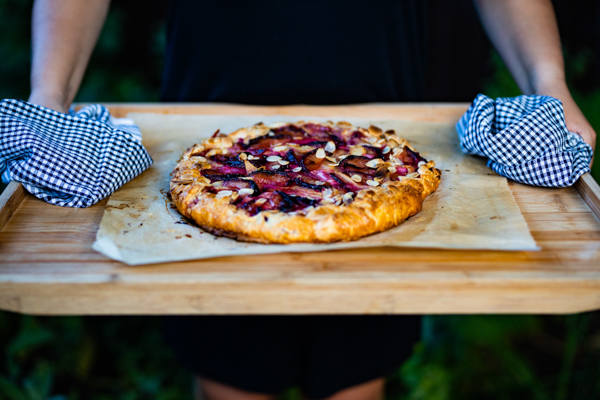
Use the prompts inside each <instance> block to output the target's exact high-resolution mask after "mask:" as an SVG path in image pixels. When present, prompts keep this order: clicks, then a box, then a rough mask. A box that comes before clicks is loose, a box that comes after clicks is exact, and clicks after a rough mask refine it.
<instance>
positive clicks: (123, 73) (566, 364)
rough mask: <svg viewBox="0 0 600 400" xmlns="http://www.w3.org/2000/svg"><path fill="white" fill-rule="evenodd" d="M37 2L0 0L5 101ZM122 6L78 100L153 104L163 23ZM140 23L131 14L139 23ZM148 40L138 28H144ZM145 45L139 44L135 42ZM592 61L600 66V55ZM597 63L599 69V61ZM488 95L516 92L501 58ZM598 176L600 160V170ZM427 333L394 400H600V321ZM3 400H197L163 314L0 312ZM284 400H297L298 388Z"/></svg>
mask: <svg viewBox="0 0 600 400" xmlns="http://www.w3.org/2000/svg"><path fill="white" fill-rule="evenodd" d="M31 4H32V2H31V1H28V0H0V37H2V40H0V60H2V61H1V62H0V98H20V99H26V98H27V97H28V94H29V64H30V45H29V42H30V33H29V30H30V22H29V15H30V12H31ZM131 7H133V8H135V7H137V5H136V4H135V2H118V1H115V2H114V4H113V7H112V9H111V12H110V14H109V17H108V20H107V23H106V26H105V28H104V30H103V33H102V35H101V37H100V40H99V43H98V46H97V48H96V51H95V53H94V55H93V57H92V60H91V62H90V65H91V67H90V68H89V69H88V72H87V73H86V76H85V78H84V82H83V85H82V88H81V90H80V92H79V94H78V96H77V99H76V101H81V102H88V101H89V102H97V101H156V100H158V98H159V85H160V74H161V68H162V53H163V50H164V25H163V24H162V22H161V20H160V19H159V18H157V17H156V16H157V15H160V13H161V12H162V10H161V8H160V7H162V3H161V2H157V1H156V0H153V1H151V2H150V4H149V5H147V7H146V10H148V9H150V10H151V9H158V11H156V13H155V14H153V17H152V18H149V19H145V20H147V21H150V22H148V23H147V24H144V25H143V26H141V25H140V24H136V25H135V26H133V27H132V18H135V15H138V17H139V12H138V14H135V13H133V14H132V13H131V12H130V11H131V10H130V9H131ZM132 15H133V17H132ZM140 30H141V31H143V32H141V33H140V32H138V31H140ZM136 35H141V36H142V37H143V38H145V39H144V40H145V42H143V43H142V45H143V46H142V47H140V41H139V37H138V39H137V41H136V40H134V39H135V38H136ZM596 56H597V55H594V54H593V53H592V52H591V50H590V49H589V48H585V47H583V48H577V51H575V52H572V53H571V52H568V51H566V53H565V62H566V68H567V75H568V80H569V83H570V85H571V89H572V91H573V94H574V97H575V98H576V100H577V101H578V104H579V105H580V106H581V108H582V110H583V112H584V114H585V115H586V116H587V118H588V119H589V120H590V122H591V123H592V125H593V126H594V128H595V129H596V131H597V132H600V112H598V111H599V110H600V89H599V88H598V87H595V88H594V87H586V86H585V85H581V84H576V83H577V82H583V81H585V79H583V78H584V77H586V76H589V75H590V74H592V73H593V68H594V62H597V60H596V59H597V57H596ZM595 57H596V58H595ZM595 60H596V61H595ZM490 63H491V66H492V68H491V70H492V71H493V73H492V75H491V76H490V77H489V79H488V80H487V83H486V85H485V87H484V88H483V92H484V93H486V94H487V95H489V96H491V97H498V96H514V95H518V94H520V92H519V90H518V88H517V86H516V85H515V83H514V81H513V79H512V77H511V76H510V74H509V73H508V71H507V69H506V68H505V66H504V64H503V63H502V61H501V60H500V58H499V57H498V55H497V54H492V55H491V57H490ZM594 176H595V177H596V179H598V177H599V176H600V163H596V165H595V167H594ZM424 325H425V327H424V337H423V340H422V341H421V342H420V343H418V344H417V346H416V347H415V351H414V353H413V355H412V357H411V358H410V359H409V360H407V361H406V362H405V363H404V365H403V366H402V367H401V368H400V369H398V371H396V372H395V373H394V374H392V375H391V376H390V377H389V379H388V383H387V387H386V398H387V399H388V400H401V399H402V400H451V399H477V400H480V399H498V400H504V399H507V400H512V399H535V400H542V399H543V400H546V399H548V400H567V399H577V400H587V399H590V400H592V399H600V314H599V313H585V314H579V315H571V316H435V317H426V318H425V322H424ZM0 349H1V351H0V400H4V399H6V400H42V399H46V400H66V399H69V400H79V399H81V400H83V399H85V400H88V399H89V400H104V399H119V400H121V399H122V400H134V399H159V400H161V399H164V400H168V399H184V400H185V399H191V397H192V394H191V393H192V379H191V377H190V376H189V373H188V372H187V371H185V370H183V369H182V368H181V367H180V366H179V365H178V364H177V362H176V361H175V360H174V359H173V356H172V355H171V353H170V352H169V350H168V349H167V348H166V346H165V345H164V344H163V342H162V340H161V328H160V319H159V318H156V317H33V316H24V315H17V314H13V313H8V312H0ZM280 398H281V399H282V400H284V399H285V400H296V399H300V393H299V392H298V390H297V389H294V388H291V389H290V390H288V391H287V392H285V393H283V394H282V395H281V396H280Z"/></svg>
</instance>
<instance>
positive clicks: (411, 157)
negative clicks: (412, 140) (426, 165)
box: [397, 147, 425, 168]
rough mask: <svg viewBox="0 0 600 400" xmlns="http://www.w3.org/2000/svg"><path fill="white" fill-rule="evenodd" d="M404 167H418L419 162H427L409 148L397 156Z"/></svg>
mask: <svg viewBox="0 0 600 400" xmlns="http://www.w3.org/2000/svg"><path fill="white" fill-rule="evenodd" d="M397 157H398V158H399V159H400V161H402V163H404V165H411V166H413V167H415V168H416V167H417V166H418V165H419V161H425V159H424V158H423V157H421V156H420V155H419V153H417V152H415V151H412V150H411V149H409V148H408V147H405V148H404V150H403V151H402V153H400V155H399V156H397Z"/></svg>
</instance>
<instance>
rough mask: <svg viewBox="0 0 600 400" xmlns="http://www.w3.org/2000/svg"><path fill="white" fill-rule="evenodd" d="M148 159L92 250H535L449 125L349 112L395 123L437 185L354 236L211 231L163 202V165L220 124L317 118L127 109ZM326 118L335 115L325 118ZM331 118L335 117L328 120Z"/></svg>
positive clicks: (120, 254)
mask: <svg viewBox="0 0 600 400" xmlns="http://www.w3.org/2000/svg"><path fill="white" fill-rule="evenodd" d="M128 117H129V118H133V120H134V121H135V122H136V124H137V125H138V126H139V127H140V128H141V130H142V133H143V143H144V146H146V148H147V149H148V152H149V153H150V155H151V156H152V157H153V159H154V165H152V167H151V168H150V169H148V170H147V171H145V172H144V173H143V174H141V175H140V176H138V177H137V178H135V179H134V180H133V181H131V182H129V183H128V184H126V185H125V186H123V187H122V188H121V189H119V190H117V191H116V192H115V193H114V194H113V195H112V196H111V198H110V200H109V202H108V205H107V207H106V211H105V212H104V215H103V217H102V222H101V224H100V229H99V230H98V233H97V236H96V242H95V243H94V245H93V248H94V249H95V250H97V251H99V252H100V253H102V254H104V255H106V256H108V257H110V258H113V259H115V260H119V261H122V262H125V263H127V264H130V265H136V264H150V263H159V262H167V261H179V260H189V259H200V258H210V257H217V256H224V255H243V254H264V253H279V252H304V251H322V250H332V249H341V248H350V247H353V248H355V247H379V246H398V247H435V248H446V249H493V250H539V248H538V247H537V246H536V244H535V241H534V240H533V238H532V236H531V234H530V233H529V229H528V228H527V225H526V223H525V220H524V218H523V216H522V215H521V213H520V211H519V209H518V207H517V204H516V203H515V200H514V198H513V196H512V194H511V192H510V189H509V188H508V184H507V182H506V178H503V177H500V176H498V175H496V174H495V173H494V172H492V171H491V170H490V169H489V168H487V167H486V166H485V161H484V160H483V159H481V158H478V157H473V156H468V155H464V154H463V153H462V152H461V151H460V147H459V142H458V138H457V135H456V132H455V130H454V126H453V125H451V124H440V123H432V122H409V121H400V120H366V119H350V120H348V119H346V120H348V121H349V122H351V123H353V124H355V125H359V126H369V125H371V124H373V125H377V126H379V127H381V128H382V129H384V130H386V129H394V130H396V132H397V133H398V134H399V135H400V136H401V137H404V138H406V139H408V140H409V141H410V143H411V144H412V145H414V147H415V148H416V149H417V150H419V151H420V152H421V154H422V155H423V156H424V157H425V158H427V159H433V160H435V162H436V165H437V167H438V168H439V169H441V170H442V182H441V184H440V187H439V189H438V190H437V191H436V192H435V193H434V194H432V195H431V196H429V197H428V198H427V199H426V200H425V203H424V205H423V210H422V211H421V212H420V213H419V214H417V215H415V216H414V217H412V218H410V219H409V220H407V221H406V222H405V223H403V224H402V225H400V226H398V227H396V228H394V229H391V230H389V231H386V232H382V233H379V234H375V235H372V236H369V237H366V238H363V239H361V240H358V241H355V242H341V243H332V244H291V245H261V244H254V243H242V242H237V241H235V240H231V239H226V238H220V237H215V236H213V235H211V234H209V233H206V232H204V231H202V230H201V229H199V228H198V227H195V226H191V225H189V224H187V223H186V222H185V221H184V220H183V219H182V218H181V216H180V215H179V213H178V212H177V211H176V210H174V209H172V208H171V207H170V203H169V202H168V200H167V197H166V193H167V191H168V188H169V179H170V176H169V174H170V172H171V171H172V169H173V168H174V167H175V165H176V164H177V161H178V160H179V158H180V157H181V154H182V153H183V152H184V151H185V149H187V148H188V147H190V146H191V145H193V144H195V143H198V142H199V141H201V140H202V139H204V138H207V137H209V136H210V135H212V133H213V132H215V131H216V130H217V129H220V130H221V131H222V132H231V131H233V130H235V129H237V128H239V127H243V126H249V125H253V124H255V123H257V122H259V121H262V122H264V123H265V124H269V123H272V122H276V121H296V120H300V119H303V120H309V119H310V120H317V121H322V120H323V118H310V117H290V116H269V117H260V116H190V115H164V114H150V113H132V114H130V115H129V116H128ZM331 119H333V118H331ZM333 120H336V119H333Z"/></svg>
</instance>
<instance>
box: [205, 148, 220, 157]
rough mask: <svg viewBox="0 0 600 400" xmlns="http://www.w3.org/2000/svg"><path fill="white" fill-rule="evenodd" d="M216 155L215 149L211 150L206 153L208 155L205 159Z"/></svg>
mask: <svg viewBox="0 0 600 400" xmlns="http://www.w3.org/2000/svg"><path fill="white" fill-rule="evenodd" d="M217 153H218V150H217V149H211V150H209V151H208V153H206V157H208V158H210V157H212V156H214V155H215V154H217Z"/></svg>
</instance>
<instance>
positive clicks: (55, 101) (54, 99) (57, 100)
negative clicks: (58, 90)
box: [27, 91, 69, 114]
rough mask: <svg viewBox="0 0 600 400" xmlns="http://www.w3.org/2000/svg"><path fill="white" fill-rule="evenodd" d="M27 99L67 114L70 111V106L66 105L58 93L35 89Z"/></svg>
mask: <svg viewBox="0 0 600 400" xmlns="http://www.w3.org/2000/svg"><path fill="white" fill-rule="evenodd" d="M27 101H28V102H30V103H33V104H37V105H39V106H43V107H47V108H50V109H52V110H54V111H58V112H61V113H64V114H67V113H68V111H69V110H68V107H67V106H66V105H65V102H64V99H63V97H61V96H58V95H53V94H49V93H43V92H39V91H33V92H31V95H30V96H29V100H27Z"/></svg>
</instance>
